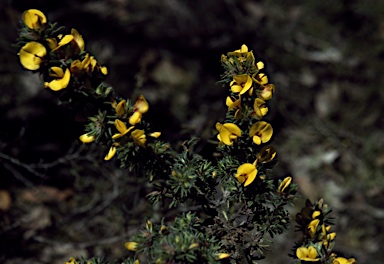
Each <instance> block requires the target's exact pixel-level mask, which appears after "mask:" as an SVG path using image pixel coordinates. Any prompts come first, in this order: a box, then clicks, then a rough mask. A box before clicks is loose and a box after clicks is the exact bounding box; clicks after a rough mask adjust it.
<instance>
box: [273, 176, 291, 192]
mask: <svg viewBox="0 0 384 264" xmlns="http://www.w3.org/2000/svg"><path fill="white" fill-rule="evenodd" d="M291 181H292V177H285V179H284V180H283V181H282V182H281V183H280V185H279V188H277V192H278V193H280V194H282V193H284V190H285V189H286V188H287V187H288V186H289V185H290V184H291Z"/></svg>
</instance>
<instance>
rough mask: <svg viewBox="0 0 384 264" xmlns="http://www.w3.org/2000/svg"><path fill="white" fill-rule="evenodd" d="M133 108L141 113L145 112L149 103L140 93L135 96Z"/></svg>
mask: <svg viewBox="0 0 384 264" xmlns="http://www.w3.org/2000/svg"><path fill="white" fill-rule="evenodd" d="M133 108H134V111H138V112H140V113H142V114H145V113H146V112H147V111H148V109H149V104H148V102H147V100H145V97H144V95H140V96H139V97H138V98H137V100H136V103H135V105H134V107H133Z"/></svg>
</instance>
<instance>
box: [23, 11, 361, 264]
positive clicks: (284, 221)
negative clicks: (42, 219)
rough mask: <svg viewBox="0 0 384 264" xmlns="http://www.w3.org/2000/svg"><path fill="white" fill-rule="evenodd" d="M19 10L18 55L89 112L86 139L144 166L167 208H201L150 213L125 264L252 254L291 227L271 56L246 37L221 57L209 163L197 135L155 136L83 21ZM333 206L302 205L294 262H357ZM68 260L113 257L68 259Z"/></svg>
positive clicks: (108, 154) (242, 259)
mask: <svg viewBox="0 0 384 264" xmlns="http://www.w3.org/2000/svg"><path fill="white" fill-rule="evenodd" d="M22 19H23V21H22V28H21V30H20V38H19V39H18V43H17V46H18V50H19V52H18V56H19V60H20V63H21V65H22V66H23V67H24V68H25V69H27V70H30V71H32V72H37V73H40V75H41V76H42V79H43V82H44V86H45V87H46V88H48V89H47V90H49V91H50V92H52V93H53V94H55V95H57V96H58V97H59V99H60V100H61V101H64V102H66V103H68V104H69V105H70V106H72V107H73V108H75V110H78V111H79V112H80V113H81V114H82V115H83V116H88V119H89V122H88V124H87V125H86V128H85V132H86V133H85V134H83V135H81V136H80V137H79V138H80V140H81V142H83V143H92V142H97V143H100V145H102V146H103V147H104V148H105V154H104V160H107V161H108V160H111V159H112V158H113V157H117V158H118V159H119V160H120V162H121V166H122V167H126V168H129V169H133V168H139V169H140V171H136V173H137V174H140V176H143V175H145V176H146V177H148V180H149V181H150V182H154V188H157V190H155V191H152V192H151V193H149V194H148V195H147V197H149V200H150V201H151V202H153V203H156V202H159V201H162V202H163V204H162V208H166V207H167V208H172V207H177V206H178V205H183V208H197V209H194V210H195V212H192V211H189V212H187V213H184V214H182V215H178V216H176V217H175V218H174V219H173V221H170V223H165V222H164V220H163V221H162V222H161V224H152V222H151V221H147V222H146V225H145V230H144V231H142V232H141V233H138V234H136V235H134V236H133V237H131V238H130V241H129V242H127V243H125V247H126V249H127V250H129V251H132V252H134V254H135V255H134V257H133V258H127V259H126V260H124V261H123V263H124V264H139V263H140V260H141V259H144V260H146V261H148V262H149V263H158V264H161V263H219V262H220V261H228V262H229V261H230V262H231V263H255V261H257V260H259V259H262V258H263V257H264V255H263V251H264V250H266V248H267V247H268V245H266V243H265V241H266V240H265V237H266V236H270V237H273V236H274V235H276V234H281V233H283V232H284V230H286V229H287V228H288V227H289V221H290V216H289V213H288V211H287V210H286V206H287V205H290V204H291V203H292V201H293V200H294V199H295V198H296V197H297V185H296V184H294V183H292V177H290V176H287V177H283V178H280V179H279V178H273V177H267V171H268V170H270V169H272V168H273V167H274V165H275V164H276V162H277V154H276V150H275V149H274V148H273V147H272V146H270V145H268V144H267V143H269V142H270V141H271V139H272V136H273V128H272V125H271V124H270V123H268V122H267V121H266V120H265V117H266V115H267V113H268V110H269V109H268V101H269V100H271V99H272V97H273V94H274V92H275V86H274V85H273V84H271V83H269V79H268V77H267V75H266V74H265V73H264V72H262V70H263V69H264V63H263V62H261V61H257V60H256V59H255V56H254V54H253V52H252V51H249V50H248V47H247V46H246V45H242V46H241V48H240V49H239V50H235V51H233V52H228V53H227V55H222V57H221V63H222V65H223V67H224V69H225V72H224V74H223V75H222V80H221V81H220V82H221V83H222V84H224V85H227V86H229V95H228V97H227V98H226V100H225V105H226V106H227V110H228V111H227V114H226V117H225V120H224V121H223V122H221V123H220V122H217V123H216V130H217V131H218V134H217V139H218V140H219V143H218V147H217V150H218V152H219V153H216V154H217V155H216V157H217V160H216V161H215V162H212V161H211V160H209V159H207V158H204V157H202V156H201V155H198V154H197V153H194V151H193V145H194V144H195V142H196V139H191V140H190V141H185V142H184V143H183V144H182V146H183V151H182V152H181V153H176V152H175V151H171V150H169V149H170V147H169V144H165V143H162V142H160V141H159V140H157V138H158V137H159V136H160V132H149V131H152V129H151V127H150V124H148V123H147V122H146V121H145V120H144V118H143V116H144V114H146V113H147V112H148V110H149V103H148V102H147V100H146V99H145V97H144V96H143V95H139V96H138V97H137V98H136V100H134V101H132V100H130V99H124V98H119V97H117V96H115V95H114V93H113V89H112V88H111V87H107V86H106V85H104V84H103V82H102V81H103V80H104V79H105V77H106V76H107V74H108V70H107V68H106V67H105V66H102V65H101V64H100V63H99V62H98V61H97V60H96V58H95V57H94V56H92V55H91V54H89V53H88V52H87V51H86V50H85V42H84V39H83V37H82V36H81V34H80V33H79V32H78V31H77V30H76V29H72V30H71V31H70V32H65V31H64V29H63V28H60V27H59V28H58V27H57V26H56V24H51V23H49V22H48V20H47V18H46V16H45V15H44V14H43V13H42V12H41V11H39V10H36V9H30V10H27V11H25V12H24V13H23V18H22ZM330 212H331V210H330V208H328V207H327V206H326V205H324V204H323V202H322V200H320V201H319V202H317V203H315V204H311V203H309V202H308V203H307V205H306V207H305V208H304V209H303V210H302V211H301V212H300V213H299V214H298V216H297V219H296V221H297V223H298V226H299V230H301V231H302V232H303V240H302V241H300V242H299V244H298V245H297V246H296V247H295V254H294V255H293V257H294V258H295V259H297V261H298V262H297V263H301V262H321V263H326V264H330V263H332V264H347V263H349V264H353V263H356V261H355V260H354V259H346V258H343V257H337V256H336V255H335V254H334V253H333V252H332V248H333V246H334V240H335V237H336V233H335V232H332V231H331V226H332V221H331V220H332V219H331V218H330V216H329V213H330ZM197 215H198V217H197ZM139 259H140V260H139ZM66 263H67V264H85V263H90V264H94V263H100V264H104V263H108V262H107V261H104V260H102V259H95V258H92V259H90V260H86V259H81V260H80V261H77V260H76V259H74V258H70V259H69V261H68V262H66Z"/></svg>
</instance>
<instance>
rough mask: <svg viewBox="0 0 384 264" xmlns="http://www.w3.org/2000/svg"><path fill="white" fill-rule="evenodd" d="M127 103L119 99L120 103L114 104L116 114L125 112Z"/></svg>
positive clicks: (120, 114)
mask: <svg viewBox="0 0 384 264" xmlns="http://www.w3.org/2000/svg"><path fill="white" fill-rule="evenodd" d="M126 105H127V101H126V100H121V101H120V103H118V104H117V106H116V114H117V115H118V116H120V117H122V116H124V114H125V107H126Z"/></svg>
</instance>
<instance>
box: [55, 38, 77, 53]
mask: <svg viewBox="0 0 384 264" xmlns="http://www.w3.org/2000/svg"><path fill="white" fill-rule="evenodd" d="M72 40H73V36H72V35H65V36H64V37H62V38H61V39H60V41H59V43H57V46H56V48H54V49H53V50H57V49H59V48H61V47H62V46H64V45H67V44H68V43H70V42H71V41H72Z"/></svg>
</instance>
